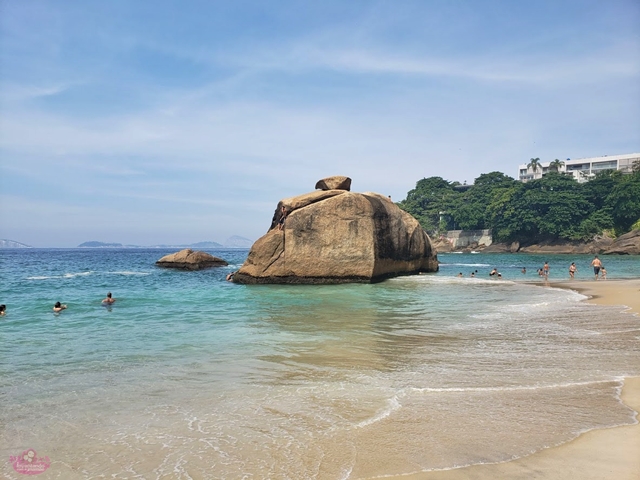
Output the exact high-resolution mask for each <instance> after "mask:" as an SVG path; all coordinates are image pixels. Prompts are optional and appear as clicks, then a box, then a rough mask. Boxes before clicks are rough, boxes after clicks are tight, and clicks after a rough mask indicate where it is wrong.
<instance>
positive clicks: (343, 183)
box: [316, 175, 351, 192]
mask: <svg viewBox="0 0 640 480" xmlns="http://www.w3.org/2000/svg"><path fill="white" fill-rule="evenodd" d="M318 189H320V190H346V191H347V192H349V191H351V179H350V178H349V177H343V176H341V175H336V176H334V177H327V178H323V179H322V180H318V182H317V183H316V190H318Z"/></svg>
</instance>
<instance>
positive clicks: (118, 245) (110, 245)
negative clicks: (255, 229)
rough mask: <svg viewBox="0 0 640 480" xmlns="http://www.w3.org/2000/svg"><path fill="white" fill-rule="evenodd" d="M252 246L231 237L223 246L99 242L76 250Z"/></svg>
mask: <svg viewBox="0 0 640 480" xmlns="http://www.w3.org/2000/svg"><path fill="white" fill-rule="evenodd" d="M252 244H253V241H252V240H249V239H248V238H244V237H240V236H238V235H233V236H232V237H229V238H228V239H227V240H226V241H225V242H224V244H222V243H218V242H211V241H209V242H197V243H191V244H188V245H184V244H179V245H166V244H161V245H123V244H122V243H108V242H99V241H95V240H92V241H89V242H84V243H81V244H80V245H78V248H194V249H203V248H250V247H251V245H252Z"/></svg>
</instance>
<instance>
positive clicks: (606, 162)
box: [518, 153, 640, 183]
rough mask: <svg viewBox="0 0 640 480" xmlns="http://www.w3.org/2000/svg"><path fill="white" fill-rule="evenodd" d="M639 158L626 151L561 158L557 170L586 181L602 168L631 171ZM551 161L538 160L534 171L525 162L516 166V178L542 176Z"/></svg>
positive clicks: (637, 154) (639, 154) (638, 154)
mask: <svg viewBox="0 0 640 480" xmlns="http://www.w3.org/2000/svg"><path fill="white" fill-rule="evenodd" d="M639 160H640V153H628V154H625V155H605V156H604V157H592V158H578V159H575V160H572V159H570V158H567V159H566V160H563V161H562V162H563V163H562V165H561V166H560V167H559V168H558V172H561V173H566V174H569V175H573V177H574V178H575V179H576V180H577V181H578V182H581V183H582V182H588V181H589V180H590V179H591V178H593V177H594V176H595V175H596V173H598V172H601V171H603V170H620V171H622V172H624V173H631V167H632V165H633V162H635V161H639ZM552 163H553V162H540V163H539V164H538V168H537V169H536V170H535V171H534V170H533V169H532V168H531V167H529V166H528V164H527V163H523V164H521V165H520V166H519V167H518V179H519V180H520V181H521V182H528V181H529V180H536V179H538V178H542V177H543V176H544V175H546V174H547V173H548V172H549V170H550V165H551V164H552Z"/></svg>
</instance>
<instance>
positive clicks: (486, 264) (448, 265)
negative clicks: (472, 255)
mask: <svg viewBox="0 0 640 480" xmlns="http://www.w3.org/2000/svg"><path fill="white" fill-rule="evenodd" d="M440 266H442V267H451V266H455V267H490V266H491V265H490V264H488V263H441V264H440Z"/></svg>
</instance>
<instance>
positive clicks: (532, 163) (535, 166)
mask: <svg viewBox="0 0 640 480" xmlns="http://www.w3.org/2000/svg"><path fill="white" fill-rule="evenodd" d="M527 168H530V169H531V170H533V173H536V172H537V171H538V168H540V159H539V158H532V159H531V161H530V162H529V163H528V164H527Z"/></svg>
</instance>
